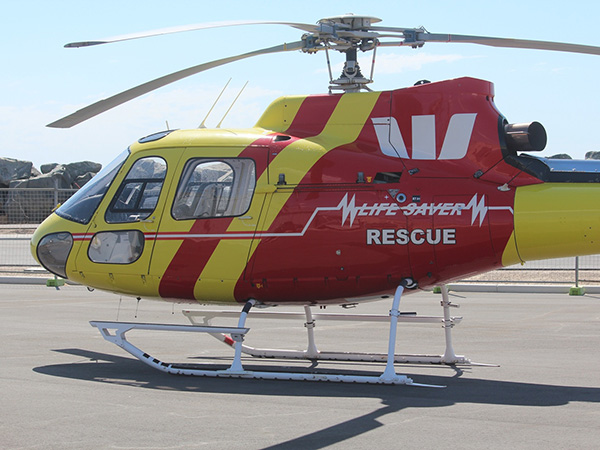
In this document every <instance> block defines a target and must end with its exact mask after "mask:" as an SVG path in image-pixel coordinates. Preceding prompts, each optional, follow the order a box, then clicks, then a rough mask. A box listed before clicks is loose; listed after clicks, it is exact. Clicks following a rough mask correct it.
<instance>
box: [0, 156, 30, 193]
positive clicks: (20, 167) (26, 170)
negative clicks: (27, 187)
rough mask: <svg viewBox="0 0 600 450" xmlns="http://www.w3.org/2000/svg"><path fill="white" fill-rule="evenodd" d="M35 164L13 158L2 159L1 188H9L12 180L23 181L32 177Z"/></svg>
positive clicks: (0, 171)
mask: <svg viewBox="0 0 600 450" xmlns="http://www.w3.org/2000/svg"><path fill="white" fill-rule="evenodd" d="M32 168H33V163H32V162H31V161H19V160H18V159H13V158H0V186H2V187H7V186H8V185H9V184H10V182H11V181H12V180H22V179H25V178H29V177H30V176H31V169H32Z"/></svg>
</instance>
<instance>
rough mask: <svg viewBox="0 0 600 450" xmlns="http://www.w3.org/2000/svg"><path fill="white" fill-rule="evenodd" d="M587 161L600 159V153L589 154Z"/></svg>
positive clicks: (587, 154) (586, 155)
mask: <svg viewBox="0 0 600 450" xmlns="http://www.w3.org/2000/svg"><path fill="white" fill-rule="evenodd" d="M585 159H600V152H587V153H586V154H585Z"/></svg>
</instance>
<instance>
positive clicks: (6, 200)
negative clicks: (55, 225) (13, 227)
mask: <svg viewBox="0 0 600 450" xmlns="http://www.w3.org/2000/svg"><path fill="white" fill-rule="evenodd" d="M75 192H77V190H76V189H33V188H32V189H0V224H3V225H4V224H39V223H42V221H43V220H44V219H45V218H46V217H48V216H49V215H50V213H51V212H52V211H53V210H54V208H56V206H57V205H59V204H60V203H64V202H65V201H66V200H67V199H68V198H69V197H71V195H73V194H74V193H75Z"/></svg>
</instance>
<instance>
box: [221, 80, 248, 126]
mask: <svg viewBox="0 0 600 450" xmlns="http://www.w3.org/2000/svg"><path fill="white" fill-rule="evenodd" d="M246 86H248V82H247V81H246V84H244V87H242V89H241V90H240V92H239V93H238V95H237V97H236V98H235V100H234V101H233V103H232V104H231V106H230V107H229V109H228V110H227V112H226V113H225V115H224V116H223V118H222V119H221V121H220V122H219V124H218V125H217V128H221V124H222V123H223V121H224V120H225V117H227V114H229V111H231V108H233V105H235V102H237V99H238V98H240V95H242V92H244V89H246Z"/></svg>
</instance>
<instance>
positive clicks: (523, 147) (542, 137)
mask: <svg viewBox="0 0 600 450" xmlns="http://www.w3.org/2000/svg"><path fill="white" fill-rule="evenodd" d="M504 135H505V136H506V146H507V147H508V149H509V150H512V151H515V152H516V151H519V152H541V151H542V150H544V148H546V141H547V137H546V130H545V129H544V126H543V125H542V124H541V123H539V122H530V123H509V124H507V125H505V126H504Z"/></svg>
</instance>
